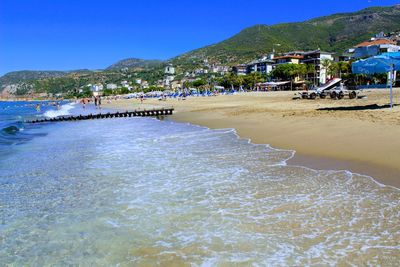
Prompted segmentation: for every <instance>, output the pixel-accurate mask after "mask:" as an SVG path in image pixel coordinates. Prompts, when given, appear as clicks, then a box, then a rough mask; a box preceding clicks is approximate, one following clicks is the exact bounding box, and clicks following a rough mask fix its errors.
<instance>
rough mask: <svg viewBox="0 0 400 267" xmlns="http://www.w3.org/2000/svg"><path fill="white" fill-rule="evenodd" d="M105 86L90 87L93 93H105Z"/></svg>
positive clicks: (95, 85) (94, 85)
mask: <svg viewBox="0 0 400 267" xmlns="http://www.w3.org/2000/svg"><path fill="white" fill-rule="evenodd" d="M103 88H104V86H103V85H102V84H93V85H91V86H90V90H91V91H92V92H100V91H103Z"/></svg>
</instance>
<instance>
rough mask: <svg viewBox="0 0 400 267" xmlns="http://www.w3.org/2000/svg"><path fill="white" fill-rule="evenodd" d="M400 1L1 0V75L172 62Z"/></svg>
mask: <svg viewBox="0 0 400 267" xmlns="http://www.w3.org/2000/svg"><path fill="white" fill-rule="evenodd" d="M396 3H400V0H334V1H327V0H297V1H295V0H287V1H284V0H279V1H275V0H203V1H191V0H181V1H177V0H170V1H167V0H164V1H160V0H131V1H128V0H112V1H111V0H108V1H106V0H96V1H95V0H37V1H35V0H30V1H29V0H0V75H2V74H4V73H6V72H9V71H14V70H26V69H29V70H72V69H82V68H89V69H100V68H105V67H107V66H109V65H110V64H112V63H114V62H115V61H117V60H120V59H124V58H128V57H138V58H145V59H168V58H171V57H173V56H176V55H178V54H180V53H183V52H186V51H189V50H192V49H195V48H199V47H202V46H205V45H208V44H212V43H216V42H219V41H222V40H224V39H226V38H228V37H230V36H232V35H234V34H236V33H237V32H239V31H240V30H242V29H243V28H245V27H249V26H252V25H254V24H276V23H281V22H293V21H303V20H306V19H310V18H313V17H318V16H322V15H329V14H332V13H337V12H349V11H356V10H359V9H362V8H365V7H368V6H383V5H384V6H389V5H394V4H396Z"/></svg>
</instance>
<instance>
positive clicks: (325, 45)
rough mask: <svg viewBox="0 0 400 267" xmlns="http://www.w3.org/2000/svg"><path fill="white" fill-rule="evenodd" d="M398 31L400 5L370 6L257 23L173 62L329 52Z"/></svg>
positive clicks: (245, 58)
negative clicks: (290, 20)
mask: <svg viewBox="0 0 400 267" xmlns="http://www.w3.org/2000/svg"><path fill="white" fill-rule="evenodd" d="M398 30H400V5H396V6H391V7H370V8H366V9H363V10H361V11H358V12H352V13H339V14H334V15H330V16H324V17H320V18H315V19H311V20H308V21H304V22H296V23H283V24H276V25H273V26H269V25H256V26H253V27H250V28H246V29H244V30H242V31H241V32H239V33H238V34H236V35H235V36H233V37H231V38H229V39H227V40H225V41H222V42H219V43H217V44H213V45H210V46H206V47H203V48H200V49H196V50H193V51H190V52H188V53H185V54H183V55H180V56H177V57H176V58H174V59H173V61H174V62H175V64H182V63H186V62H187V61H193V60H195V59H205V58H207V59H208V60H209V61H211V62H212V61H216V62H220V63H227V64H229V63H239V62H243V61H247V60H251V59H254V58H256V57H258V56H261V55H265V54H267V53H270V52H271V51H272V50H273V49H275V50H277V51H278V52H283V51H290V50H315V49H318V48H320V49H321V50H326V51H328V52H343V51H344V50H345V49H347V48H350V47H352V46H354V45H356V44H357V43H359V42H362V41H364V40H368V39H369V38H371V36H373V35H374V34H376V33H379V32H381V31H383V32H392V31H398ZM278 44H279V45H280V46H278Z"/></svg>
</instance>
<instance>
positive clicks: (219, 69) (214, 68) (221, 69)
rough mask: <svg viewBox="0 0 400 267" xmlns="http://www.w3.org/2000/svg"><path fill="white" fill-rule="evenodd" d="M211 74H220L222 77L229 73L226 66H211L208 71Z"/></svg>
mask: <svg viewBox="0 0 400 267" xmlns="http://www.w3.org/2000/svg"><path fill="white" fill-rule="evenodd" d="M210 71H211V73H220V74H221V75H224V74H225V73H227V72H228V71H229V67H228V66H220V65H215V66H212V67H211V69H210Z"/></svg>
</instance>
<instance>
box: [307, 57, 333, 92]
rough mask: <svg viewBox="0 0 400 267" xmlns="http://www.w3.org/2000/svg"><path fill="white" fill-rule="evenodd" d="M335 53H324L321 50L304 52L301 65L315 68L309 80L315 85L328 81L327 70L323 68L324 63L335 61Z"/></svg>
mask: <svg viewBox="0 0 400 267" xmlns="http://www.w3.org/2000/svg"><path fill="white" fill-rule="evenodd" d="M333 55H334V53H329V52H323V51H321V50H315V51H309V52H304V54H303V58H302V59H301V61H300V62H301V63H303V64H312V65H313V66H314V73H312V74H311V73H310V74H311V75H308V80H309V81H311V82H313V83H314V84H317V85H318V84H324V83H326V81H327V79H328V74H327V70H326V69H325V68H323V66H322V64H321V63H322V62H323V60H324V59H327V60H330V61H333V60H334V58H333Z"/></svg>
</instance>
